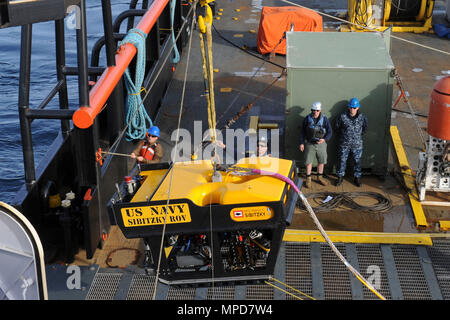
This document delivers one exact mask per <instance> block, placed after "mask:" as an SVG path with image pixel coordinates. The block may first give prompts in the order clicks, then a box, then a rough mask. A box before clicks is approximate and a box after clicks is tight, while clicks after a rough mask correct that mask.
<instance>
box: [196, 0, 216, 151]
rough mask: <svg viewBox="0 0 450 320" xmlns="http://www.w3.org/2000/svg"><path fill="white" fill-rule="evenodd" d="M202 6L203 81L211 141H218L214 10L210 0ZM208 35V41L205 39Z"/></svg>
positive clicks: (201, 4)
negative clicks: (213, 29)
mask: <svg viewBox="0 0 450 320" xmlns="http://www.w3.org/2000/svg"><path fill="white" fill-rule="evenodd" d="M200 6H201V8H202V9H203V10H204V11H205V14H204V16H203V15H199V17H198V29H199V36H200V50H201V53H202V62H203V63H202V70H203V81H204V86H205V96H206V102H207V110H208V124H209V132H210V137H211V141H212V142H215V141H216V132H215V130H216V104H215V100H214V79H213V78H214V68H213V54H212V33H211V25H212V10H211V7H210V6H209V5H208V0H200ZM205 35H206V39H205Z"/></svg>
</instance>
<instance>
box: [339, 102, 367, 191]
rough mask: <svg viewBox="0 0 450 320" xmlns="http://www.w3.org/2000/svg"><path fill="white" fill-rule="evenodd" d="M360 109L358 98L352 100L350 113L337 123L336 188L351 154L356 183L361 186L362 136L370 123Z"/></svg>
mask: <svg viewBox="0 0 450 320" xmlns="http://www.w3.org/2000/svg"><path fill="white" fill-rule="evenodd" d="M359 107H360V104H359V100H358V99H357V98H352V99H350V102H349V103H348V111H347V112H344V113H342V114H341V115H340V116H339V118H338V119H337V121H336V129H337V132H338V133H339V146H338V155H339V162H338V168H337V171H336V173H337V176H338V180H337V182H336V186H339V185H340V184H341V183H342V180H343V177H344V175H345V168H346V166H347V159H348V156H349V154H351V155H352V159H353V162H354V172H353V175H354V182H355V184H356V185H357V186H358V187H360V186H361V156H362V152H363V139H362V136H363V134H364V133H365V132H366V131H367V126H368V123H367V118H366V116H365V115H364V114H362V113H360V112H359Z"/></svg>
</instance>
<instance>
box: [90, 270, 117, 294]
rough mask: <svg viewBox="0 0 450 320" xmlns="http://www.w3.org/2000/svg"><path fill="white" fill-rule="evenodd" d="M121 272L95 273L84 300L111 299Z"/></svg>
mask: <svg viewBox="0 0 450 320" xmlns="http://www.w3.org/2000/svg"><path fill="white" fill-rule="evenodd" d="M122 275H123V273H97V274H96V275H95V278H94V281H93V283H92V285H91V288H90V289H89V292H88V294H87V296H86V300H113V299H114V296H115V294H116V291H117V288H118V287H119V282H120V279H121V278H122Z"/></svg>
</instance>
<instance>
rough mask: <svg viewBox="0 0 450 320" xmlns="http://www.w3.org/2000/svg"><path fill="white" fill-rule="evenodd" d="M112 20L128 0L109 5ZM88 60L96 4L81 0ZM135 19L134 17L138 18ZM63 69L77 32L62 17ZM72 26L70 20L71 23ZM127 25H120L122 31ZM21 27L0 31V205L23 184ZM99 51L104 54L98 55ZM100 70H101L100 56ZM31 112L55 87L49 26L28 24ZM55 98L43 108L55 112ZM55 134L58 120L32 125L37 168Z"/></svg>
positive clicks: (74, 99)
mask: <svg viewBox="0 0 450 320" xmlns="http://www.w3.org/2000/svg"><path fill="white" fill-rule="evenodd" d="M111 4H112V14H113V19H114V18H115V17H116V16H117V15H118V14H119V13H121V12H122V11H124V10H127V9H128V8H129V1H125V0H122V1H120V0H111ZM86 8H87V13H86V14H87V30H88V48H89V49H88V52H89V61H90V53H91V50H92V47H93V45H94V44H95V42H96V41H97V39H98V38H99V37H101V36H102V35H103V23H102V8H101V2H100V0H86ZM137 19H138V18H137ZM65 20H66V27H65V33H66V65H68V66H76V61H77V55H76V33H75V30H74V29H73V28H71V24H70V20H71V19H70V16H69V17H66V19H65ZM72 21H73V20H72ZM125 25H126V22H125V23H123V24H122V30H121V31H124V30H123V28H125ZM20 34H21V28H20V27H12V28H6V29H1V30H0V97H1V103H0V201H3V202H6V203H13V200H14V197H15V194H16V193H17V191H18V190H19V189H20V188H21V186H22V185H23V184H24V182H25V180H24V166H23V154H22V143H21V135H20V123H19V112H18V89H19V67H20ZM102 51H103V50H102ZM100 65H105V58H104V55H103V54H102V55H101V58H100ZM30 80H31V93H30V107H31V108H36V107H37V106H38V105H39V104H40V102H41V101H42V100H43V99H44V98H45V97H46V96H47V94H48V93H49V92H50V90H51V89H52V88H53V86H54V85H55V84H56V82H57V81H56V60H55V36H54V23H53V22H43V23H38V24H35V25H33V42H32V58H31V79H30ZM68 91H69V103H70V109H76V108H77V107H78V90H77V80H76V77H68ZM58 102H59V99H58V95H56V96H55V97H54V98H53V100H52V101H51V102H50V104H49V105H48V106H47V108H48V109H56V108H58ZM59 130H60V121H59V120H40V119H37V120H34V121H33V123H32V136H33V145H34V159H35V166H36V167H37V166H38V165H39V163H40V161H41V160H42V159H43V157H44V156H45V154H46V152H47V149H48V146H49V145H50V144H51V143H52V141H53V140H54V139H55V137H56V136H57V134H58V132H59Z"/></svg>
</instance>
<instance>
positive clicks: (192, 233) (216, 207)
mask: <svg viewBox="0 0 450 320" xmlns="http://www.w3.org/2000/svg"><path fill="white" fill-rule="evenodd" d="M164 168H167V172H166V173H165V175H164V177H163V178H162V180H161V181H160V183H159V185H158V186H157V187H156V189H155V190H154V192H153V194H152V195H150V196H149V201H140V202H133V200H131V201H127V200H129V199H126V197H123V196H121V195H120V194H119V193H125V192H126V185H125V184H122V185H121V187H120V189H119V191H120V192H117V193H116V194H115V195H114V197H113V198H112V199H111V200H110V203H109V204H108V208H109V210H110V216H111V219H113V221H115V222H116V223H117V225H118V227H119V228H120V229H121V230H122V232H123V234H124V236H125V237H126V238H128V239H131V238H142V239H143V240H144V243H145V247H146V252H145V257H146V259H145V261H144V267H145V268H146V271H147V273H149V272H150V273H151V272H153V271H154V270H156V269H157V267H158V265H159V271H160V273H159V281H160V282H162V283H165V284H168V285H200V284H206V285H208V284H212V283H224V282H226V283H229V282H247V283H248V282H257V281H261V280H267V279H269V278H270V277H271V276H273V274H274V270H275V265H276V262H277V257H278V253H279V249H280V246H281V242H282V239H283V235H284V231H285V229H286V226H288V225H289V224H290V223H291V221H292V217H293V213H294V209H295V206H296V202H297V199H298V195H297V193H296V192H295V190H294V189H293V188H291V187H290V186H289V185H288V184H285V185H284V187H283V190H282V193H281V197H280V198H279V199H278V200H277V201H266V202H261V201H255V202H249V203H233V204H225V205H224V204H213V203H212V204H209V205H206V206H198V205H197V204H195V203H194V202H193V201H191V199H187V198H180V199H171V200H170V201H169V204H168V201H167V200H158V201H152V200H151V199H152V198H153V196H154V194H155V192H156V190H157V189H158V188H159V187H160V186H161V184H162V183H163V181H164V179H166V178H168V173H169V172H170V170H171V165H170V164H168V163H160V164H152V165H144V166H142V168H141V169H142V171H155V170H162V169H164ZM295 168H296V167H295V162H292V166H291V168H290V173H289V176H290V177H292V180H293V181H294V182H295V184H296V185H297V186H298V187H299V188H300V187H301V185H302V181H301V179H299V178H298V177H297V175H296V172H295ZM268 192H271V191H270V190H268ZM120 199H122V201H121V200H120ZM177 207H178V208H177ZM166 208H167V209H166ZM180 209H181V211H183V212H182V213H183V214H185V216H184V218H178V220H179V223H176V222H175V221H171V220H170V217H171V215H172V217H175V216H177V214H179V213H180ZM166 210H167V212H168V213H167V221H168V222H167V224H166V226H165V230H164V239H163V240H162V234H163V223H164V220H163V219H161V218H164V215H165V211H166ZM264 210H266V212H269V213H268V214H264V212H263V211H264ZM142 211H144V215H143V216H147V217H148V216H149V215H146V214H145V211H147V213H148V212H150V211H153V213H154V214H155V216H157V217H158V219H160V220H159V221H155V220H154V221H153V223H158V224H150V223H151V222H152V221H150V220H147V221H143V220H133V219H137V218H136V214H138V215H139V214H140V213H142ZM156 212H159V216H158V214H157V213H156ZM186 212H187V213H188V214H187V215H186ZM241 212H243V214H242V216H241V214H240V213H241ZM257 212H259V213H260V217H259V218H258V217H256V216H257V214H255V213H257ZM155 216H154V217H155ZM236 216H237V217H236ZM140 217H142V215H141V216H140ZM178 217H180V215H178ZM249 217H250V218H249ZM127 219H128V220H127ZM138 219H139V218H138ZM172 220H176V219H172ZM181 220H182V221H181ZM180 221H181V222H180ZM130 223H131V224H130ZM136 223H141V224H146V223H147V225H138V226H136ZM133 224H134V225H133ZM252 231H253V235H254V234H255V233H259V234H261V235H262V237H261V238H260V239H261V240H260V239H255V240H252V239H250V233H251V232H252ZM174 239H178V240H174ZM183 239H184V241H185V242H184V243H183ZM161 241H164V243H163V254H161V260H160V261H159V257H160V248H161ZM188 241H189V242H188ZM191 241H192V244H191ZM194 241H196V242H197V243H200V242H201V243H202V244H201V246H202V248H207V249H205V250H204V251H203V254H201V255H202V256H203V258H204V264H203V265H201V266H200V265H197V266H191V267H189V266H185V267H184V268H183V267H180V266H177V263H176V261H179V260H180V259H187V260H188V261H199V259H201V258H200V257H199V255H198V254H197V255H196V256H195V257H194V256H193V255H189V254H188V253H186V254H185V252H187V251H188V249H187V248H188V247H189V244H191V245H192V246H193V245H194ZM259 241H260V242H262V241H265V244H261V243H259ZM180 242H181V243H180ZM188 243H189V244H188ZM233 243H234V244H233ZM205 252H206V253H205ZM208 254H209V256H208V257H205V255H208ZM233 254H234V256H233ZM252 254H253V257H252V256H251V255H252ZM246 255H247V257H245V256H246ZM261 256H263V258H261ZM257 257H259V258H261V259H258V261H259V265H258V263H255V260H254V259H256V258H257ZM233 259H234V260H233ZM246 259H247V260H248V261H247V262H249V261H250V260H252V261H253V263H246V262H245V261H244V260H246ZM240 260H242V261H241V262H239V261H240ZM233 261H234V263H235V264H236V265H234V266H230V264H232V263H233ZM174 264H175V267H174Z"/></svg>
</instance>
